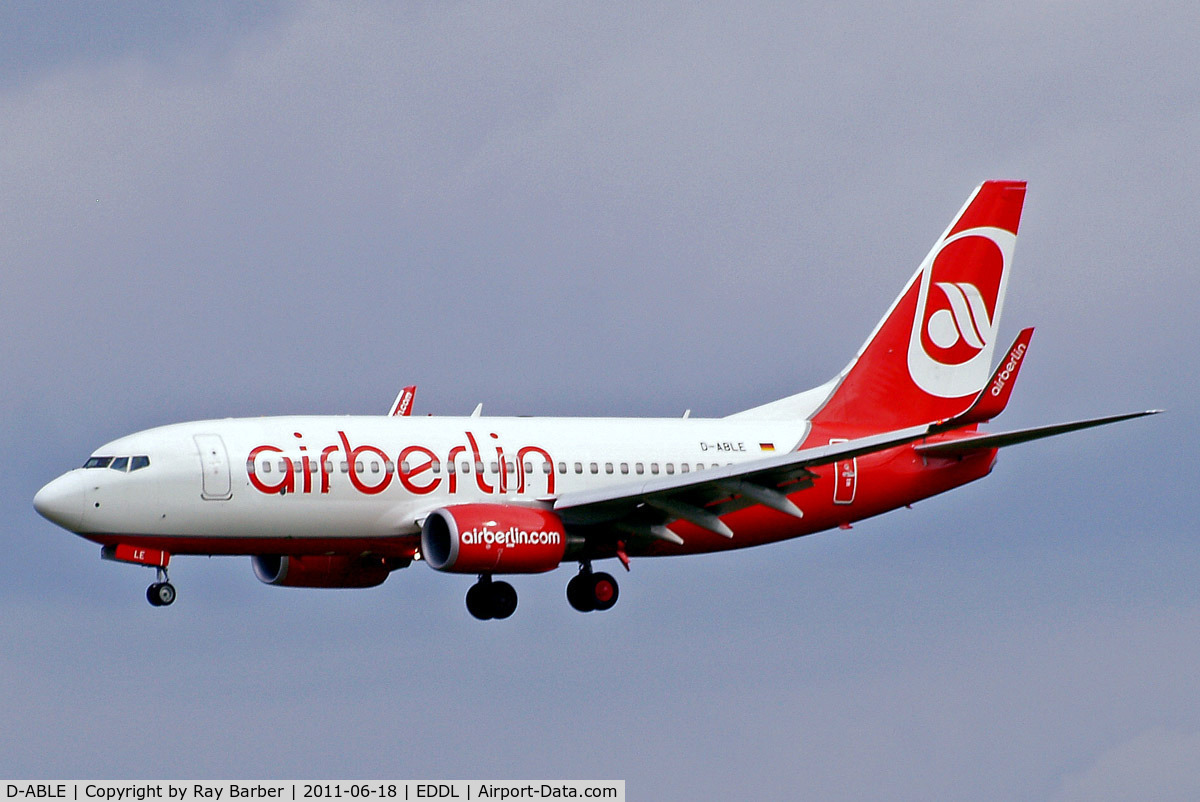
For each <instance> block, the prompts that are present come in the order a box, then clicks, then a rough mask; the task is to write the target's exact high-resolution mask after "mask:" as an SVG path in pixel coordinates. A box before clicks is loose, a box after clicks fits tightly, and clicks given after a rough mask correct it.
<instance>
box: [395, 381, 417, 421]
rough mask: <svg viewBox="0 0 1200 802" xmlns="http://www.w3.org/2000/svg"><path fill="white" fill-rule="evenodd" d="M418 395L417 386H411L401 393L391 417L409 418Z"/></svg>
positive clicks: (397, 397)
mask: <svg viewBox="0 0 1200 802" xmlns="http://www.w3.org/2000/svg"><path fill="white" fill-rule="evenodd" d="M416 395H417V385H415V384H410V385H409V386H407V387H405V388H404V389H403V390H401V391H400V395H398V396H396V400H395V401H394V402H393V403H392V411H391V412H390V413H388V414H389V415H401V416H408V415H411V414H412V405H413V399H414V398H415V397H416Z"/></svg>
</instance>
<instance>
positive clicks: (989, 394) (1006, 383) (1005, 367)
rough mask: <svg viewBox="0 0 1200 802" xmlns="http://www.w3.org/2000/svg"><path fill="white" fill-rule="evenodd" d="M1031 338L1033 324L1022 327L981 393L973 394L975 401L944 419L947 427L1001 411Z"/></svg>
mask: <svg viewBox="0 0 1200 802" xmlns="http://www.w3.org/2000/svg"><path fill="white" fill-rule="evenodd" d="M1032 337H1033V327H1032V326H1030V327H1029V328H1027V329H1022V330H1021V333H1020V334H1018V335H1017V339H1016V340H1015V341H1013V344H1012V347H1011V348H1009V349H1008V354H1007V355H1006V356H1005V357H1004V359H1002V360H1001V361H1000V364H999V365H997V366H996V371H995V373H993V374H992V378H991V380H990V381H989V382H988V383H987V387H985V388H983V392H981V393H980V394H979V395H978V396H976V398H975V401H974V403H972V404H971V406H970V407H969V408H968V409H967V411H966V412H964V413H962V414H961V415H957V416H955V417H954V418H951V419H950V420H948V421H946V427H947V428H951V427H958V426H965V425H967V424H969V423H982V422H983V421H988V420H991V419H992V418H994V417H996V416H997V415H999V414H1000V413H1001V412H1003V411H1004V408H1005V407H1007V406H1008V399H1009V397H1010V396H1011V395H1012V391H1013V387H1014V386H1015V385H1016V383H1017V373H1019V372H1020V370H1021V363H1022V361H1023V360H1024V358H1025V352H1026V351H1027V350H1029V341H1030V339H1031V338H1032Z"/></svg>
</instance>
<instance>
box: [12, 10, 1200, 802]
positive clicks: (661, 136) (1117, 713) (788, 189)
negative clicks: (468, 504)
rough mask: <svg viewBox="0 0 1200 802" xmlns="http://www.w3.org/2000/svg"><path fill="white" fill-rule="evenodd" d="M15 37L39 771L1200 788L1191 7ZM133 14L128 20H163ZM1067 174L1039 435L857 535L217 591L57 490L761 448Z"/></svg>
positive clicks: (17, 310) (700, 794) (1018, 403)
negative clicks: (248, 422)
mask: <svg viewBox="0 0 1200 802" xmlns="http://www.w3.org/2000/svg"><path fill="white" fill-rule="evenodd" d="M13 8H14V9H15V10H6V11H5V12H3V14H0V23H3V24H0V31H2V33H0V53H2V54H3V55H0V143H2V144H0V232H2V233H3V235H2V236H0V265H3V268H2V275H3V276H4V282H3V288H2V290H0V337H2V338H3V343H4V346H5V347H4V348H3V349H2V350H0V376H3V377H5V380H4V381H3V382H0V416H2V418H0V420H2V421H3V423H4V426H3V427H2V430H0V443H2V444H3V445H4V446H5V449H4V453H5V454H6V455H8V456H7V459H6V460H5V461H4V462H5V465H6V469H5V470H4V472H3V476H4V478H5V481H4V483H3V488H2V489H0V498H2V499H3V503H4V509H5V510H7V512H8V516H7V517H8V524H7V527H6V537H5V540H4V543H5V547H6V548H5V559H4V560H3V563H2V566H0V604H2V605H3V608H2V609H3V611H4V615H3V616H0V645H2V647H3V648H0V676H2V677H4V681H3V682H0V746H2V747H3V748H0V776H3V777H18V776H19V777H52V776H53V777H74V776H89V777H91V776H94V777H113V778H120V777H138V776H162V777H209V776H211V777H227V778H256V777H263V778H269V777H284V778H298V777H299V778H304V777H353V778H358V777H374V776H381V777H382V776H388V777H400V778H407V777H411V778H425V777H497V778H554V777H569V778H588V777H597V778H625V779H627V780H628V786H627V787H628V789H629V791H628V792H629V796H630V799H695V798H714V799H720V798H734V797H741V798H763V799H769V798H780V799H784V798H794V797H795V796H797V795H801V796H803V795H806V794H807V795H809V796H812V797H814V798H823V799H838V798H846V799H859V798H863V797H875V798H879V797H886V798H924V799H927V798H945V797H957V798H962V797H970V798H996V799H1011V798H1056V799H1104V798H1114V799H1118V798H1129V797H1130V796H1133V795H1137V796H1143V797H1153V798H1165V799H1170V798H1181V799H1183V798H1188V799H1190V798H1195V797H1196V796H1197V795H1198V794H1200V768H1198V767H1200V692H1198V691H1200V688H1197V681H1196V680H1195V678H1194V677H1195V673H1196V672H1195V670H1194V667H1195V666H1196V665H1197V664H1198V663H1200V641H1198V640H1197V638H1196V633H1197V632H1198V631H1200V590H1198V588H1200V582H1198V581H1197V580H1198V579H1200V576H1198V573H1200V571H1198V569H1197V565H1198V562H1197V560H1198V558H1200V546H1198V545H1197V543H1196V539H1195V536H1194V529H1195V525H1194V521H1195V520H1196V519H1197V516H1198V513H1200V509H1198V505H1197V502H1196V498H1195V495H1194V492H1193V488H1194V487H1195V485H1196V482H1197V479H1198V477H1197V470H1196V468H1195V466H1194V464H1193V462H1192V460H1191V459H1190V457H1191V449H1190V446H1191V445H1192V443H1193V441H1194V439H1195V438H1194V436H1193V434H1192V432H1193V430H1194V421H1195V413H1196V411H1197V403H1196V400H1195V381H1194V380H1193V379H1192V377H1193V376H1195V375H1196V374H1197V372H1198V370H1200V359H1197V356H1196V349H1195V343H1196V342H1197V340H1198V336H1197V335H1198V334H1200V332H1198V329H1200V326H1198V324H1197V321H1196V316H1195V312H1194V310H1195V308H1196V301H1197V297H1198V295H1200V293H1198V289H1200V281H1198V279H1197V271H1196V270H1195V266H1194V261H1195V254H1196V253H1197V252H1198V251H1200V241H1198V240H1200V236H1198V235H1197V229H1196V226H1195V223H1194V219H1195V217H1196V212H1197V203H1196V199H1195V192H1196V190H1195V188H1196V186H1197V185H1200V170H1198V160H1197V155H1196V142H1197V141H1200V79H1198V78H1197V75H1198V74H1200V71H1198V70H1197V66H1198V65H1197V57H1196V55H1195V42H1196V41H1197V39H1198V38H1200V12H1197V11H1196V10H1195V8H1194V7H1193V6H1192V5H1191V4H1186V3H1177V4H1158V5H1153V6H1145V5H1143V6H1139V7H1138V8H1137V9H1128V7H1127V4H1123V3H1115V2H1114V3H1103V2H1095V3H1079V2H1059V3H1026V4H1017V5H1015V6H1014V5H1012V4H1008V5H1005V6H1003V7H1001V6H997V5H995V4H986V3H978V4H961V3H954V4H925V3H910V4H893V5H892V6H891V7H888V8H884V9H880V8H878V7H876V4H864V5H863V6H862V7H861V8H858V7H854V5H853V4H851V5H845V4H843V5H840V6H828V5H827V4H811V5H810V4H795V3H783V4H751V5H747V4H744V3H739V4H716V5H714V4H710V5H708V6H706V7H704V8H695V7H693V6H690V5H683V6H679V5H674V4H670V5H661V4H654V5H651V6H636V7H628V8H620V9H614V8H613V7H612V6H611V5H610V4H579V5H573V6H570V7H569V8H567V9H555V10H553V11H550V10H548V9H547V8H546V7H544V6H541V5H536V4H529V5H527V4H488V3H484V4H478V5H473V4H422V5H417V4H414V5H404V6H391V5H379V4H370V3H364V4H358V3H355V4H343V3H305V4H296V5H293V4H277V5H272V6H264V7H263V8H262V9H261V10H254V11H246V10H244V9H243V8H242V4H233V3H230V4H216V5H213V4H178V5H177V6H172V8H173V9H177V10H175V11H172V12H170V13H167V12H164V11H162V10H160V8H159V5H158V4H138V3H134V4H121V5H118V6H115V7H106V9H107V10H105V11H103V12H101V11H96V10H95V9H96V8H97V7H96V6H94V5H93V4H89V3H81V4H62V5H58V6H55V7H54V8H48V7H47V6H45V5H43V4H24V5H22V4H18V5H16V6H13ZM114 8H115V10H113V9H114ZM987 178H1026V179H1028V180H1029V182H1030V188H1029V194H1028V199H1027V202H1026V206H1025V216H1024V219H1023V221H1022V227H1021V237H1020V241H1019V243H1018V246H1017V253H1016V268H1015V272H1014V275H1013V279H1012V284H1011V286H1010V290H1009V293H1008V300H1007V304H1006V312H1005V318H1004V321H1003V324H1002V335H1003V336H1012V335H1014V334H1015V333H1016V331H1018V330H1019V328H1020V327H1021V326H1023V325H1031V324H1032V325H1036V326H1038V332H1037V334H1036V336H1035V338H1034V341H1033V345H1032V350H1031V352H1030V357H1029V360H1028V363H1027V365H1026V367H1025V368H1024V371H1023V373H1022V378H1021V383H1020V386H1019V388H1018V390H1017V392H1016V394H1015V396H1014V400H1013V404H1012V407H1011V408H1010V409H1009V411H1008V412H1007V413H1006V415H1005V416H1004V418H1003V419H1001V421H999V425H1001V426H1004V427H1015V426H1021V425H1033V424H1037V423H1043V422H1052V421H1056V420H1063V419H1068V418H1071V417H1077V416H1078V417H1082V416H1085V415H1090V414H1103V413H1105V412H1118V411H1124V410H1127V409H1141V408H1147V407H1152V406H1161V407H1166V408H1168V409H1169V410H1170V412H1169V414H1168V415H1166V416H1161V417H1159V418H1155V419H1152V420H1147V421H1136V422H1132V423H1129V424H1123V425H1122V426H1120V427H1116V428H1113V429H1109V430H1100V431H1096V432H1088V433H1082V434H1077V435H1074V436H1069V437H1064V438H1061V439H1057V440H1053V441H1049V442H1043V443H1038V444H1032V445H1028V446H1023V447H1018V448H1014V449H1012V450H1011V451H1006V452H1005V453H1004V454H1002V458H1001V461H1000V463H999V465H998V467H997V469H996V471H995V472H994V473H993V475H992V476H990V477H989V478H987V479H986V480H984V481H982V482H980V483H977V484H976V485H973V486H970V487H967V488H963V489H961V490H959V491H957V492H955V493H953V494H950V495H947V496H944V497H941V498H938V499H934V500H930V501H928V502H924V503H922V504H920V505H917V506H916V508H915V509H914V510H913V511H899V512H896V513H892V514H890V515H888V516H885V517H883V518H880V519H876V520H873V521H868V522H864V523H861V524H859V525H857V526H856V527H855V528H854V529H853V530H852V531H850V532H837V533H826V534H820V535H815V536H813V537H810V538H806V539H802V540H799V541H793V542H790V543H786V544H780V545H775V546H769V547H764V548H759V549H751V550H747V551H744V552H739V553H735V554H728V555H721V556H711V557H698V558H691V559H681V560H660V561H652V560H642V561H638V562H635V563H634V566H633V572H632V573H631V574H629V575H627V576H625V577H623V579H622V594H621V595H622V598H621V602H620V604H618V605H617V607H616V608H614V609H613V610H612V611H611V612H609V613H607V614H604V615H589V616H581V615H579V614H577V613H574V612H573V611H572V610H570V608H569V607H568V606H567V604H566V602H565V598H564V593H563V588H564V586H565V583H566V580H567V578H568V576H569V572H570V570H572V569H570V568H564V569H560V570H559V571H557V572H555V573H552V574H550V575H548V576H540V577H527V578H518V579H517V580H516V581H514V585H516V587H517V590H518V592H519V593H520V594H521V603H520V609H519V610H518V612H517V614H516V615H515V616H514V617H513V618H512V619H510V620H509V621H507V622H504V623H501V624H498V625H490V626H489V625H481V624H479V623H477V622H475V621H474V620H473V619H470V618H469V616H468V615H467V614H466V612H465V610H464V609H463V604H462V596H463V593H464V592H465V591H466V588H467V587H468V586H469V584H470V581H471V580H470V578H469V577H449V576H442V575H438V574H436V573H435V572H432V571H430V570H428V569H427V568H426V567H425V566H420V565H418V566H415V567H413V568H411V569H408V570H405V571H403V572H400V573H398V574H395V575H393V576H392V577H391V579H389V581H388V582H387V583H386V584H384V585H383V586H382V587H381V588H379V589H376V590H370V591H345V592H321V591H308V592H304V591H293V590H288V589H277V588H271V587H267V586H264V585H261V584H259V583H258V582H257V581H256V580H255V579H254V578H253V575H252V573H251V571H250V566H249V561H247V560H242V559H214V560H205V559H197V558H182V559H180V560H178V561H177V562H176V563H175V565H174V570H173V572H172V577H173V579H174V581H175V583H176V585H177V587H178V588H179V591H180V600H179V602H178V603H177V604H176V605H175V606H174V607H172V608H171V609H170V610H165V611H164V610H154V609H151V608H150V607H149V606H148V605H146V603H145V601H144V598H142V591H143V588H144V586H145V584H146V583H147V582H148V581H149V579H150V576H149V574H148V572H144V571H139V570H138V569H135V568H132V567H127V566H117V565H114V564H111V563H101V562H100V561H99V560H98V556H97V552H98V549H97V548H95V547H93V546H91V545H89V544H88V543H86V542H85V541H82V540H80V539H78V538H75V537H73V536H70V535H68V534H66V533H64V532H62V531H60V530H57V529H56V528H55V527H53V526H52V525H51V524H49V523H47V522H45V521H43V520H41V519H39V518H38V517H37V516H36V514H35V513H34V511H33V509H32V507H31V504H30V500H31V498H32V496H33V493H34V492H35V491H36V489H37V488H38V487H39V486H40V485H41V484H43V483H44V482H45V481H47V480H49V479H50V478H52V477H53V476H55V475H57V474H58V473H60V472H62V471H64V470H66V469H67V468H69V467H72V466H74V465H77V464H80V463H82V461H83V459H84V458H85V456H86V455H87V454H88V453H89V452H90V451H91V450H92V449H93V448H95V447H96V446H98V445H99V444H101V443H103V442H105V441H106V440H109V439H111V438H113V437H116V436H119V435H122V434H126V433H129V432H132V431H136V430H139V429H144V428H149V427H151V426H154V425H158V424H161V423H167V422H171V421H176V420H187V419H195V418H203V417H210V416H216V417H221V416H236V415H265V414H276V413H291V412H319V413H341V412H353V413H375V412H382V411H383V410H384V409H385V408H386V405H387V404H388V403H389V402H390V401H391V400H392V398H393V397H394V395H395V393H396V390H397V389H398V388H399V387H400V386H401V385H402V384H406V383H410V382H415V383H417V384H418V385H419V390H418V394H417V401H416V410H417V413H418V414H423V413H426V412H433V413H441V414H461V413H466V412H469V411H470V409H471V408H472V407H473V406H474V405H475V403H476V402H478V401H483V402H484V404H485V411H486V412H490V413H493V414H565V415H590V414H619V415H678V414H682V412H683V410H684V409H686V408H691V409H693V410H694V414H697V415H723V414H728V413H730V412H734V411H737V410H739V409H743V408H746V407H750V406H753V405H755V404H758V403H762V402H764V401H767V400H770V399H772V398H775V397H778V396H781V395H784V394H787V393H791V392H794V391H796V390H799V389H803V388H806V387H809V386H812V385H815V384H818V383H819V382H821V381H823V380H825V379H826V378H828V377H829V376H830V375H832V374H833V373H834V372H835V371H837V370H838V369H839V368H840V367H841V366H842V365H843V364H844V363H845V361H846V360H847V359H848V358H849V357H850V356H851V355H852V353H853V352H854V350H855V349H856V348H857V347H858V345H859V344H860V342H861V341H862V339H863V338H864V337H865V336H866V334H867V333H868V332H869V331H870V329H871V327H872V326H873V325H874V323H875V321H876V320H877V319H878V317H879V316H880V314H881V313H882V312H883V311H884V309H885V308H886V307H887V305H888V303H889V302H890V301H891V300H892V298H893V297H894V296H895V294H896V292H897V291H898V290H899V288H900V286H901V284H902V283H903V281H904V280H905V279H906V278H907V277H908V276H909V274H910V273H911V271H912V270H913V268H914V267H915V265H916V263H917V261H918V260H919V259H920V258H921V257H922V256H923V255H924V253H925V252H926V250H927V249H928V248H929V246H930V245H931V244H932V242H933V240H934V238H935V237H936V236H937V235H938V234H939V233H940V232H941V230H942V229H943V227H944V226H945V225H946V223H947V222H948V221H949V219H950V216H951V215H952V214H953V213H954V212H955V211H956V210H957V209H958V208H959V206H960V205H961V203H962V201H963V200H964V199H965V197H966V194H967V193H968V192H969V191H970V189H971V188H972V187H973V186H975V185H976V184H977V183H979V182H980V181H982V180H984V179H987Z"/></svg>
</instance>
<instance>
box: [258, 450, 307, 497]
mask: <svg viewBox="0 0 1200 802" xmlns="http://www.w3.org/2000/svg"><path fill="white" fill-rule="evenodd" d="M267 451H269V452H271V453H273V454H282V453H283V449H282V448H276V447H275V446H259V447H258V448H255V449H254V450H253V451H251V452H250V456H249V457H247V458H246V462H247V463H248V465H247V468H249V471H248V472H249V474H250V484H252V485H254V487H255V489H257V490H258V491H259V492H260V493H291V492H293V491H294V490H295V489H296V478H295V475H294V474H293V472H292V461H291V460H287V459H285V460H283V461H282V462H281V463H280V464H282V465H287V469H286V470H284V472H283V478H282V479H280V480H279V483H278V484H273V485H269V484H267V483H266V482H264V481H262V480H261V479H259V478H258V472H257V471H256V470H254V467H253V466H254V465H255V464H256V460H257V459H258V455H259V454H262V453H263V452H267Z"/></svg>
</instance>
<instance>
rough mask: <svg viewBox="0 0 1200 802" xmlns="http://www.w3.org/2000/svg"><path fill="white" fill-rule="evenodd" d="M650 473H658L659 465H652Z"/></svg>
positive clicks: (654, 463)
mask: <svg viewBox="0 0 1200 802" xmlns="http://www.w3.org/2000/svg"><path fill="white" fill-rule="evenodd" d="M650 473H658V463H657V462H651V463H650Z"/></svg>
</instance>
